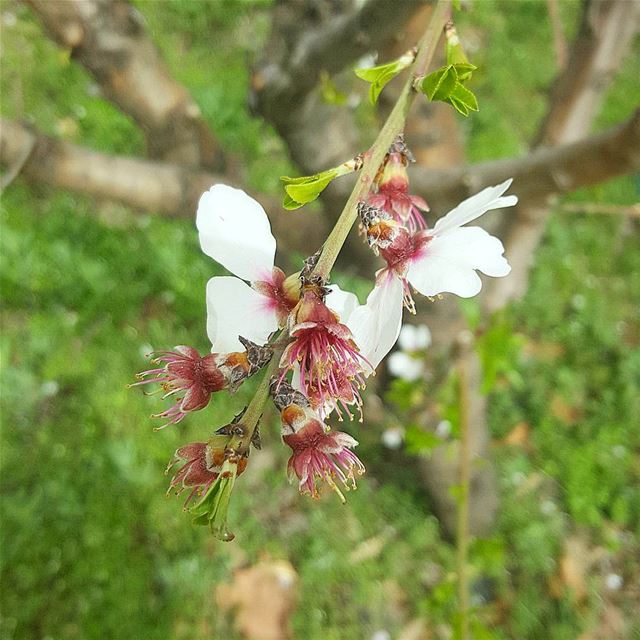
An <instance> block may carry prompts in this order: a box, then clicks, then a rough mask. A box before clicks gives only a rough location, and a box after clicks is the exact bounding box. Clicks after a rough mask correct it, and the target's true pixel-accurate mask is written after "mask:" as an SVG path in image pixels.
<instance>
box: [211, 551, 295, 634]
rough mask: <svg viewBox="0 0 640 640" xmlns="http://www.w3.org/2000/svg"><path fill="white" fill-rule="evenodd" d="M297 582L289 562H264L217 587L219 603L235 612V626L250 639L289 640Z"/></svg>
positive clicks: (237, 572)
mask: <svg viewBox="0 0 640 640" xmlns="http://www.w3.org/2000/svg"><path fill="white" fill-rule="evenodd" d="M297 583H298V574H297V573H296V571H295V569H294V568H293V565H292V564H291V563H290V562H288V561H286V560H271V559H264V560H261V561H260V562H258V563H257V564H255V565H253V566H251V567H245V568H243V569H238V570H237V571H236V572H235V574H234V578H233V582H232V583H231V584H226V585H225V584H223V585H220V586H218V588H217V589H216V602H217V604H218V606H219V607H220V609H221V610H222V611H231V610H233V611H234V621H235V627H236V629H237V630H238V631H239V632H240V633H242V635H243V636H244V637H245V638H247V640H288V639H289V638H291V626H290V620H291V615H292V614H293V612H294V611H295V608H296V595H297V590H296V587H297Z"/></svg>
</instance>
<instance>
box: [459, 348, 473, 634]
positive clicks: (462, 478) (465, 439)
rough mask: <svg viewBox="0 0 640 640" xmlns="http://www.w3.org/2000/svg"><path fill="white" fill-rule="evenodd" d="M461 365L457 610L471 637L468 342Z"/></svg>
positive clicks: (460, 620)
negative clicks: (468, 567) (468, 564)
mask: <svg viewBox="0 0 640 640" xmlns="http://www.w3.org/2000/svg"><path fill="white" fill-rule="evenodd" d="M462 351H463V353H462V354H461V355H460V362H459V366H458V385H459V406H460V426H459V431H460V442H459V454H458V457H459V483H460V484H459V488H460V494H459V496H458V513H457V524H456V552H457V553H456V564H457V574H458V614H459V623H460V632H459V635H458V637H459V638H460V640H469V638H470V635H469V577H468V574H467V560H468V552H469V483H470V480H471V469H470V465H471V460H470V443H469V379H468V369H467V367H468V361H469V345H462Z"/></svg>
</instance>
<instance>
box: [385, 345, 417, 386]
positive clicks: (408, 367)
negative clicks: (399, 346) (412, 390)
mask: <svg viewBox="0 0 640 640" xmlns="http://www.w3.org/2000/svg"><path fill="white" fill-rule="evenodd" d="M387 367H388V369H389V373H391V375H392V376H395V377H396V378H402V379H403V380H407V381H409V382H413V381H414V380H418V378H420V377H421V376H422V374H423V373H424V362H423V361H422V360H418V359H417V358H413V357H411V356H410V355H409V354H408V353H405V352H404V351H396V352H394V353H392V354H391V355H390V356H389V358H388V359H387Z"/></svg>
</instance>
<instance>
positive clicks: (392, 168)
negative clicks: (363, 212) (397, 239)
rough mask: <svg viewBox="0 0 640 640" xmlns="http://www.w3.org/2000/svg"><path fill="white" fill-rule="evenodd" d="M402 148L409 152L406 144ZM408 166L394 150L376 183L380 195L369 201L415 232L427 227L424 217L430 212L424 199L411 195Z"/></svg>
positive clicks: (405, 159)
mask: <svg viewBox="0 0 640 640" xmlns="http://www.w3.org/2000/svg"><path fill="white" fill-rule="evenodd" d="M402 148H404V149H406V147H404V141H402ZM408 163H409V159H408V156H407V154H406V153H404V152H403V151H396V150H393V147H392V150H391V151H390V152H389V154H388V155H387V158H386V161H385V165H384V168H383V169H382V172H381V175H380V177H379V178H378V179H377V180H376V183H377V192H376V193H372V194H371V195H370V196H369V198H368V200H367V201H368V203H369V204H370V205H371V206H373V207H377V208H378V209H382V210H383V211H386V212H387V213H388V214H389V215H390V216H391V217H392V218H393V219H394V220H396V221H397V222H399V223H400V224H402V225H404V226H406V227H407V228H408V229H409V231H411V232H413V231H417V230H418V229H424V228H425V227H426V226H427V225H426V222H425V221H424V217H423V215H422V214H423V213H425V212H427V211H429V205H428V204H427V201H426V200H425V199H424V198H421V197H420V196H414V195H410V194H409V176H408V175H407V164H408Z"/></svg>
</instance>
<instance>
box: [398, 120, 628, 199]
mask: <svg viewBox="0 0 640 640" xmlns="http://www.w3.org/2000/svg"><path fill="white" fill-rule="evenodd" d="M639 167H640V109H639V110H638V111H636V112H635V113H634V114H633V115H632V116H631V118H630V119H629V120H627V121H626V122H624V123H622V124H620V125H618V126H615V127H612V128H611V129H608V130H606V131H604V132H602V133H599V134H597V135H594V136H591V137H589V138H585V139H584V140H580V141H579V142H574V143H573V144H567V145H562V146H558V147H546V148H544V147H543V148H540V149H537V150H536V151H533V152H532V153H531V154H529V155H527V156H524V157H521V158H509V159H505V160H492V161H489V162H482V163H479V164H476V165H472V166H470V167H462V168H458V169H452V170H448V171H437V172H429V173H420V174H418V175H414V176H413V177H412V180H411V184H412V186H413V187H414V188H415V190H416V191H417V192H420V193H425V194H427V195H428V197H429V201H430V202H433V203H435V204H436V206H437V208H438V209H442V208H445V207H447V206H449V205H450V204H451V203H453V202H459V201H460V200H462V199H464V198H467V197H468V196H470V195H471V194H473V193H477V192H478V191H479V190H480V189H482V188H484V187H486V186H488V185H491V184H497V183H499V182H501V181H503V180H506V179H507V178H510V177H513V179H514V180H513V189H514V193H517V194H518V198H519V199H520V201H521V202H525V203H526V202H531V201H535V202H540V201H543V202H548V201H549V200H550V199H551V198H552V197H553V196H556V195H560V194H562V193H567V192H570V191H575V190H576V189H579V188H581V187H587V186H590V185H593V184H598V183H600V182H605V181H606V180H610V179H612V178H615V177H617V176H621V175H625V174H627V173H630V172H632V171H635V170H637V169H638V168H639Z"/></svg>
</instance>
